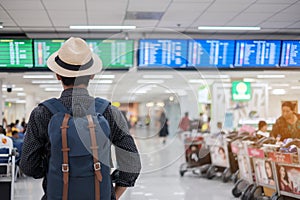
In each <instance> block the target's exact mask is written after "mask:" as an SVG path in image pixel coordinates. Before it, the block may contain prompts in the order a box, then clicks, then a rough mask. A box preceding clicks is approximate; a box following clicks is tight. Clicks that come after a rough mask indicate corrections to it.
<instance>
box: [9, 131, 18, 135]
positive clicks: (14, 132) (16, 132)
mask: <svg viewBox="0 0 300 200" xmlns="http://www.w3.org/2000/svg"><path fill="white" fill-rule="evenodd" d="M18 133H19V132H18V131H13V132H12V133H11V135H12V136H14V135H16V134H18Z"/></svg>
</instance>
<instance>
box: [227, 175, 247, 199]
mask: <svg viewBox="0 0 300 200" xmlns="http://www.w3.org/2000/svg"><path fill="white" fill-rule="evenodd" d="M247 186H248V182H247V181H245V180H243V179H239V180H238V181H237V182H236V183H235V184H234V187H233V188H232V191H231V192H232V195H233V196H234V197H240V196H241V195H242V192H243V190H244V189H245V188H246V187H247Z"/></svg>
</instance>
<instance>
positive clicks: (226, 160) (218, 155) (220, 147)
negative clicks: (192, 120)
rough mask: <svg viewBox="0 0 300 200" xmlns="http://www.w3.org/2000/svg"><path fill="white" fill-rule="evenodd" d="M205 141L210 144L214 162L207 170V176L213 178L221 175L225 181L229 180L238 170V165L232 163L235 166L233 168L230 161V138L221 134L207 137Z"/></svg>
mask: <svg viewBox="0 0 300 200" xmlns="http://www.w3.org/2000/svg"><path fill="white" fill-rule="evenodd" d="M205 143H206V144H207V145H208V146H209V152H210V157H211V162H212V165H211V166H210V167H209V169H208V170H207V173H206V177H207V178H208V179H212V178H213V177H215V176H216V175H219V176H221V178H222V181H223V182H228V181H229V179H230V178H231V175H232V173H234V172H235V171H236V170H237V164H236V166H234V165H232V166H233V168H231V163H230V161H231V160H232V159H231V158H232V156H230V154H229V151H228V139H227V138H226V136H225V135H222V134H219V135H218V136H217V137H214V136H208V137H206V138H205ZM232 169H234V170H232Z"/></svg>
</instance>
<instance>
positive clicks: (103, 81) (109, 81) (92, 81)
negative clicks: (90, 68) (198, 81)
mask: <svg viewBox="0 0 300 200" xmlns="http://www.w3.org/2000/svg"><path fill="white" fill-rule="evenodd" d="M90 83H92V84H112V83H113V80H91V81H90Z"/></svg>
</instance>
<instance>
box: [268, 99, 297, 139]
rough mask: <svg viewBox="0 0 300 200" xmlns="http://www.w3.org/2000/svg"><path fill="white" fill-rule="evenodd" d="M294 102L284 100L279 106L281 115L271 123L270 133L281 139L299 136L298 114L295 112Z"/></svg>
mask: <svg viewBox="0 0 300 200" xmlns="http://www.w3.org/2000/svg"><path fill="white" fill-rule="evenodd" d="M294 108H295V106H294V104H293V103H292V102H290V101H286V102H284V103H283V104H282V106H281V112H282V114H281V116H280V117H279V118H278V119H277V120H276V122H275V124H274V125H273V128H272V131H271V133H270V135H271V136H272V137H274V138H277V139H278V140H280V141H283V140H284V139H287V138H300V115H299V114H297V113H295V111H294Z"/></svg>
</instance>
